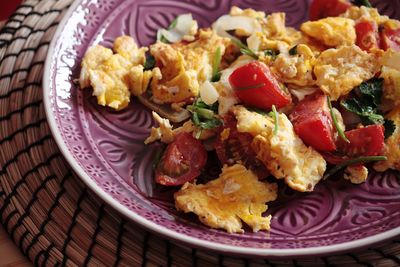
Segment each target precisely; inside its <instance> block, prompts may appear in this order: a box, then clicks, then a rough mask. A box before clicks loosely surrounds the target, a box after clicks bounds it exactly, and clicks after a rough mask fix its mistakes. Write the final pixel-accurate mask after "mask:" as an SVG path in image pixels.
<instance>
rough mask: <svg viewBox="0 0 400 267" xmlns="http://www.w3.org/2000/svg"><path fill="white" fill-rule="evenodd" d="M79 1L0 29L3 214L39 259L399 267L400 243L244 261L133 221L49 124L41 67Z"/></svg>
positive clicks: (32, 5) (49, 2)
mask: <svg viewBox="0 0 400 267" xmlns="http://www.w3.org/2000/svg"><path fill="white" fill-rule="evenodd" d="M71 2H72V0H60V1H54V0H44V1H38V0H27V1H25V2H24V3H23V4H22V5H21V6H20V7H19V8H18V10H17V11H16V12H15V13H14V14H13V15H12V17H11V18H10V19H9V20H8V22H7V23H6V24H5V25H4V26H3V27H2V29H1V30H0V166H1V170H0V219H1V223H2V224H3V226H4V228H5V229H6V230H7V232H8V233H9V235H10V237H11V238H12V239H13V240H14V242H15V243H16V244H17V246H18V247H19V248H20V250H21V251H22V252H23V253H24V254H25V255H26V256H27V257H28V258H29V259H30V260H31V261H32V262H33V263H34V264H35V265H37V266H60V265H61V266H215V265H219V266H338V265H343V266H400V241H391V242H389V243H387V244H386V245H384V246H381V247H377V248H371V249H368V250H364V251H361V252H357V253H349V254H346V255H339V256H330V257H325V258H312V259H299V260H293V259H288V260H286V261H282V260H267V259H256V260H254V259H252V260H251V259H239V258H232V257H228V256H223V255H218V254H213V253H210V252H206V251H200V250H196V249H191V248H188V247H180V246H178V245H175V244H172V243H170V242H169V241H167V240H163V239H162V238H160V237H158V236H156V235H154V234H150V233H148V232H146V231H145V230H144V229H142V228H140V227H139V226H137V225H135V224H134V223H131V222H129V221H127V220H125V219H124V218H123V217H121V216H120V215H119V214H118V213H117V212H116V211H114V210H113V209H112V208H110V207H108V206H107V205H106V204H104V202H103V201H102V200H100V199H99V198H98V197H97V196H96V195H95V194H94V193H92V192H91V191H90V190H89V189H87V188H86V186H85V185H84V184H83V183H82V182H81V180H80V179H79V177H77V176H76V175H75V174H74V173H73V172H72V171H71V168H70V167H69V166H68V165H67V164H66V162H65V160H64V159H63V157H62V155H61V153H60V151H59V149H58V147H57V145H56V143H55V141H54V140H53V138H52V135H51V133H50V129H49V127H48V124H47V122H46V117H45V112H44V110H43V102H42V87H41V81H42V74H43V67H44V66H43V65H44V61H45V58H46V54H47V50H48V47H49V44H50V41H51V39H52V37H53V34H54V33H55V30H56V27H57V25H58V23H59V21H60V20H61V19H62V17H63V15H64V14H65V12H66V10H67V9H68V7H69V5H70V4H71Z"/></svg>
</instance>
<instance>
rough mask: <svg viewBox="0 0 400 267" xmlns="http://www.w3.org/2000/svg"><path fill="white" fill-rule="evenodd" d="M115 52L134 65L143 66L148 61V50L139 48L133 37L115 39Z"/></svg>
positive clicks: (124, 36)
mask: <svg viewBox="0 0 400 267" xmlns="http://www.w3.org/2000/svg"><path fill="white" fill-rule="evenodd" d="M113 50H114V52H115V53H117V54H119V55H121V56H123V57H124V58H126V59H127V60H129V62H131V63H132V65H143V64H144V63H145V61H146V52H147V50H148V48H147V47H141V48H139V47H138V46H137V44H136V42H135V40H133V38H132V37H130V36H126V35H123V36H119V37H117V38H116V39H115V41H114V45H113Z"/></svg>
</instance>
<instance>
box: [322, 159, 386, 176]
mask: <svg viewBox="0 0 400 267" xmlns="http://www.w3.org/2000/svg"><path fill="white" fill-rule="evenodd" d="M382 160H387V157H385V156H368V157H359V158H354V159H349V160H346V161H344V162H342V163H340V164H338V165H336V166H335V167H333V168H332V169H330V170H329V171H328V172H327V173H326V174H325V175H324V177H323V179H324V180H325V179H326V178H328V177H330V176H332V175H333V174H335V173H336V172H338V171H340V170H341V169H344V168H346V167H347V166H351V165H354V164H360V163H368V162H373V161H382Z"/></svg>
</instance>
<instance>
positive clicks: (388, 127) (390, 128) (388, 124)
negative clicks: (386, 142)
mask: <svg viewBox="0 0 400 267" xmlns="http://www.w3.org/2000/svg"><path fill="white" fill-rule="evenodd" d="M383 126H384V127H385V139H386V138H388V137H390V136H391V135H392V134H393V133H394V131H395V130H396V124H395V123H394V121H392V120H385V123H384V124H383Z"/></svg>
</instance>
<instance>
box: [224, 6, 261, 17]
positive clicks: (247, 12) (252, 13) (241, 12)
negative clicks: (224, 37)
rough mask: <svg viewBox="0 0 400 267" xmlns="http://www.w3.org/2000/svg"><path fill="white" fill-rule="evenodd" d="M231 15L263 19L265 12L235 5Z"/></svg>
mask: <svg viewBox="0 0 400 267" xmlns="http://www.w3.org/2000/svg"><path fill="white" fill-rule="evenodd" d="M229 15H231V16H245V17H250V18H254V19H262V18H265V12H263V11H256V10H254V9H252V8H246V9H241V8H240V7H237V6H233V7H231V10H230V12H229Z"/></svg>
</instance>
